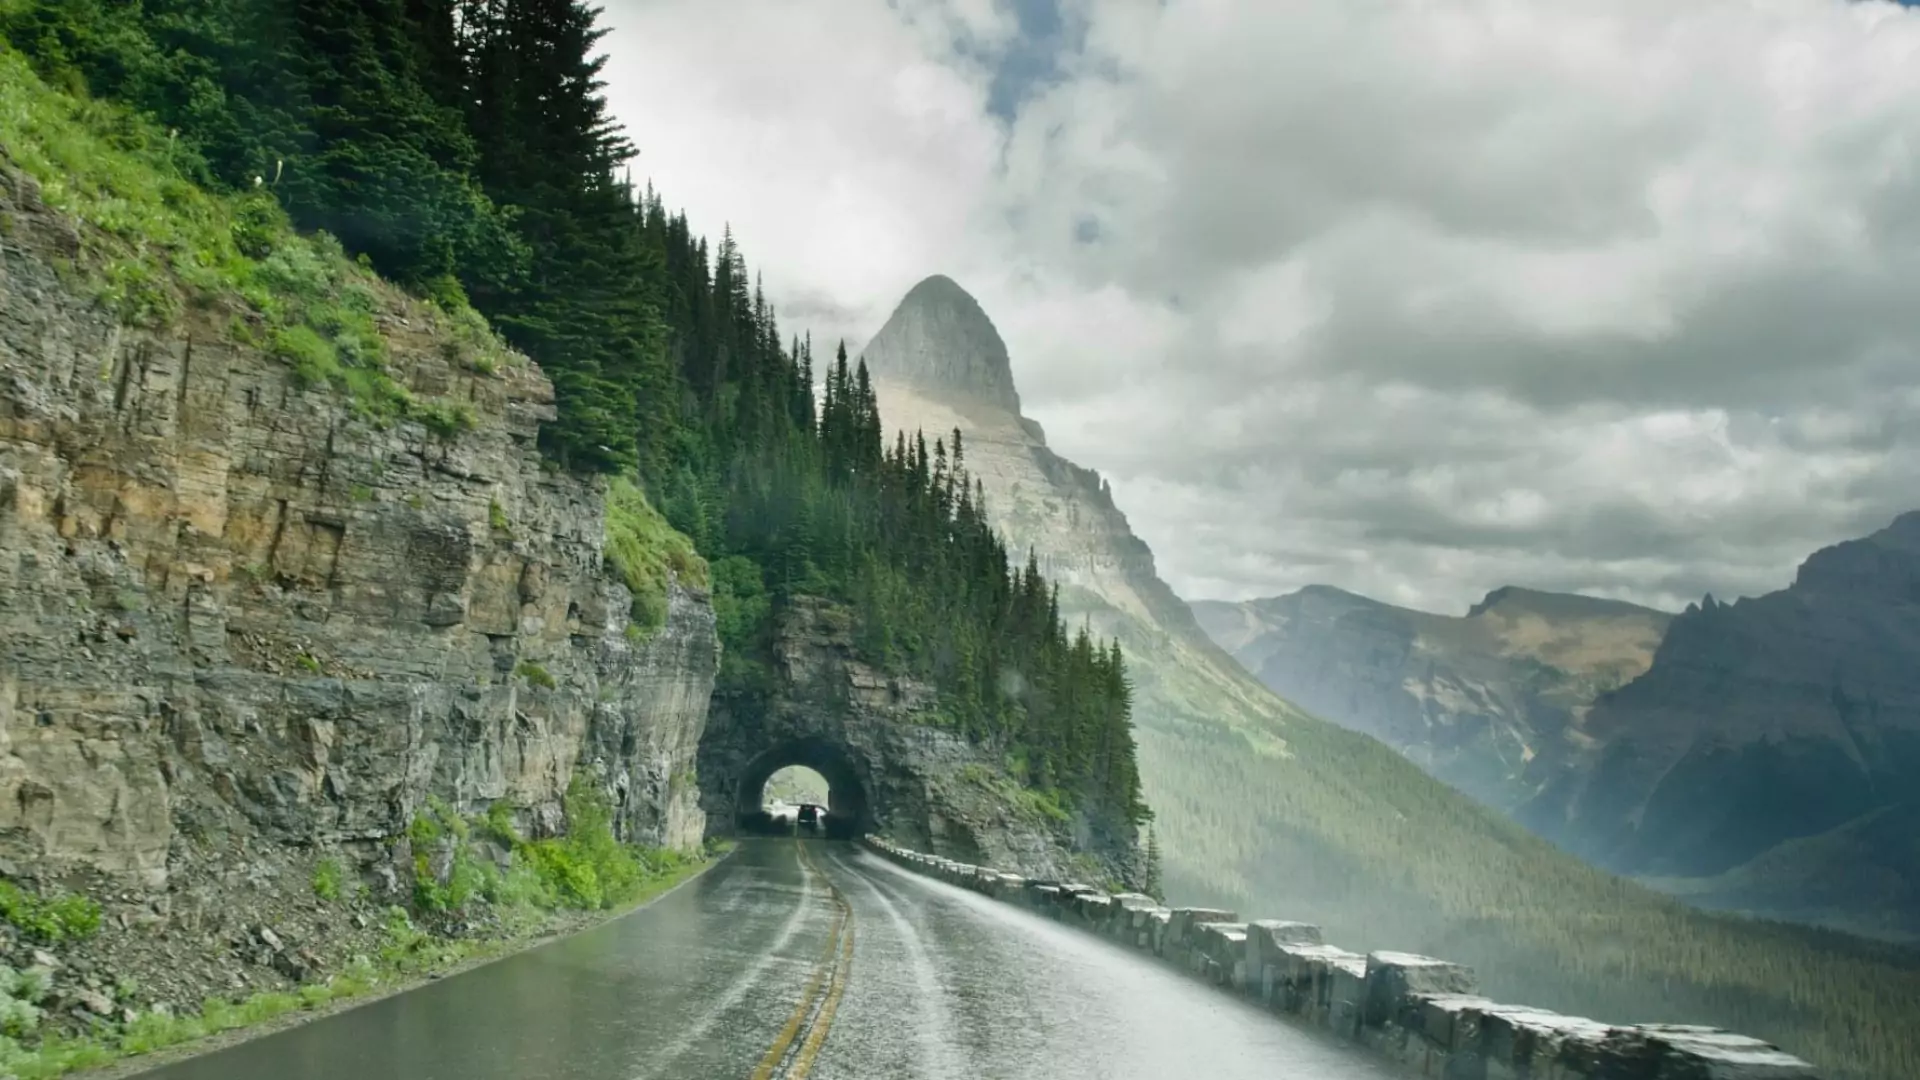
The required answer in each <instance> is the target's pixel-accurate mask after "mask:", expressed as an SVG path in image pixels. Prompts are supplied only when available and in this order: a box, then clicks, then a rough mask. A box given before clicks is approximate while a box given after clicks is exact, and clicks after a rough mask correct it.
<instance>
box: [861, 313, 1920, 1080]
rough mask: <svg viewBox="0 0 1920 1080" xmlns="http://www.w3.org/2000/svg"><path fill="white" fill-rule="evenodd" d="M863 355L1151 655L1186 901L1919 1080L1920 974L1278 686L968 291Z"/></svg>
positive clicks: (1020, 530)
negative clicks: (1625, 859)
mask: <svg viewBox="0 0 1920 1080" xmlns="http://www.w3.org/2000/svg"><path fill="white" fill-rule="evenodd" d="M862 356H863V357H864V358H865V359H866V360H867V361H868V363H869V365H870V366H871V367H872V370H873V376H874V383H875V386H876V387H877V393H878V395H879V399H880V405H881V416H882V419H883V421H884V422H885V423H887V424H888V425H892V426H895V427H906V428H908V429H912V428H915V427H926V428H929V429H934V428H942V429H944V428H946V427H950V426H958V427H960V428H961V429H962V430H963V432H964V434H965V446H966V449H967V460H968V462H969V463H970V466H971V468H972V470H973V471H974V473H975V474H976V475H977V476H978V477H979V478H980V479H981V480H982V482H983V484H984V489H985V493H986V502H987V513H988V517H989V518H990V519H991V520H992V521H993V522H994V524H995V526H996V527H997V528H998V529H999V530H1000V531H1001V533H1002V535H1003V536H1004V537H1005V538H1006V539H1007V541H1008V542H1009V545H1010V546H1012V547H1013V548H1014V549H1015V550H1019V549H1022V548H1031V549H1032V550H1034V551H1035V552H1036V553H1037V557H1038V560H1039V565H1040V566H1041V567H1042V569H1043V570H1044V571H1045V572H1046V573H1047V574H1048V575H1049V576H1050V577H1052V578H1054V579H1055V580H1057V581H1059V582H1060V585H1061V589H1060V595H1061V607H1062V610H1063V611H1065V612H1067V613H1068V614H1069V616H1070V618H1071V619H1072V620H1073V621H1074V622H1076V623H1078V622H1082V621H1083V620H1084V621H1085V622H1086V623H1087V624H1090V625H1092V626H1094V627H1095V628H1096V629H1097V630H1098V631H1099V632H1100V633H1103V634H1111V635H1113V636H1114V637H1116V638H1117V639H1119V640H1120V641H1121V643H1122V645H1123V646H1124V648H1125V649H1126V651H1127V654H1128V659H1129V660H1130V661H1132V670H1133V671H1134V672H1135V674H1136V676H1137V678H1138V680H1139V692H1138V695H1137V705H1136V710H1135V729H1136V732H1137V737H1138V739H1139V742H1140V770H1141V774H1142V778H1143V782H1144V783H1145V785H1146V789H1147V794H1148V797H1149V800H1150V801H1151V802H1152V804H1153V807H1154V815H1155V816H1154V828H1155V829H1156V830H1157V833H1156V835H1157V839H1158V842H1159V847H1160V848H1161V850H1162V854H1163V857H1164V866H1165V886H1166V890H1167V892H1168V894H1169V896H1170V898H1173V899H1175V900H1176V901H1178V902H1184V903H1208V904H1217V905H1223V906H1227V907H1231V908H1234V909H1236V910H1237V911H1239V912H1240V913H1241V914H1242V915H1251V916H1269V917H1281V918H1292V919H1303V920H1306V921H1310V922H1316V923H1319V924H1321V925H1322V926H1324V927H1326V928H1327V933H1328V935H1329V937H1332V938H1336V939H1337V940H1341V941H1343V942H1353V943H1355V944H1356V945H1358V946H1361V947H1366V948H1389V949H1412V950H1415V951H1419V952H1425V953H1428V954H1431V955H1435V956H1445V957H1449V958H1451V959H1455V960H1459V961H1461V962H1465V963H1468V964H1471V965H1472V966H1473V967H1474V968H1475V970H1476V971H1478V972H1479V973H1480V977H1481V982H1482V985H1483V986H1484V987H1485V988H1486V989H1487V990H1488V991H1489V992H1490V993H1493V994H1495V995H1496V996H1499V997H1503V998H1508V999H1511V1000H1522V1001H1528V1002H1533V1003H1536V1004H1539V1005H1542V1006H1545V1007H1550V1008H1555V1009H1559V1010H1562V1011H1564V1012H1568V1013H1574V1014H1579V1015H1586V1016H1594V1017H1598V1018H1600V1019H1604V1020H1612V1021H1621V1022H1631V1021H1635V1020H1642V1019H1645V1018H1648V1017H1655V1016H1658V1017H1662V1018H1665V1019H1668V1020H1682V1021H1688V1022H1696V1023H1711V1024H1717V1025H1721V1026H1724V1027H1728V1028H1732V1029H1735V1030H1740V1031H1747V1032H1752V1033H1755V1034H1758V1035H1761V1036H1763V1037H1766V1038H1769V1039H1772V1040H1775V1041H1777V1042H1779V1043H1780V1044H1782V1045H1783V1046H1786V1047H1788V1048H1790V1049H1792V1050H1794V1051H1795V1052H1796V1053H1799V1054H1801V1055H1803V1056H1805V1057H1807V1058H1808V1059H1810V1060H1812V1061H1815V1062H1817V1063H1819V1064H1820V1065H1821V1066H1822V1067H1823V1068H1826V1069H1828V1070H1830V1071H1832V1072H1834V1073H1836V1074H1842V1075H1850V1076H1863V1077H1864V1076H1878V1077H1887V1078H1888V1080H1892V1078H1894V1077H1900V1078H1903V1080H1904V1078H1905V1077H1907V1076H1909V1075H1913V1074H1914V1072H1915V1070H1916V1069H1920V1033H1917V1032H1914V1031H1913V1030H1912V1029H1911V1027H1910V1025H1909V1024H1907V1022H1906V1017H1907V1016H1908V1015H1909V1014H1910V1012H1911V1010H1910V1008H1909V1007H1907V1006H1905V1005H1895V1004H1893V1002H1895V1001H1901V1000H1912V999H1913V998H1914V996H1915V995H1916V994H1920V962H1916V960H1914V959H1912V958H1909V957H1907V956H1906V955H1904V954H1898V953H1895V952H1893V951H1891V950H1887V949H1884V948H1881V947H1879V946H1877V945H1874V944H1871V943H1865V942H1859V941H1855V940H1852V939H1847V938H1844V937H1840V936H1838V935H1827V934H1821V933H1819V932H1813V931H1806V930H1801V929H1797V928H1793V927H1786V926H1779V925H1773V924H1764V923H1758V922H1750V921H1746V920H1742V919H1735V918H1725V917H1718V916H1714V915H1710V914H1705V913H1702V912H1699V911H1695V910H1692V909H1690V908H1688V907H1687V906H1685V905H1683V904H1681V903H1679V902H1677V901H1675V900H1672V899H1669V898H1667V897H1664V896H1661V895H1659V894H1658V893H1656V892H1654V891H1652V890H1650V889H1646V888H1643V887H1641V886H1639V885H1636V884H1634V883H1632V882H1631V881H1628V880H1625V879H1622V878H1619V877H1615V876H1613V875H1611V874H1608V873H1606V872H1604V871H1601V870H1598V869H1595V868H1594V867H1592V866H1590V865H1587V864H1584V863H1582V862H1580V861H1579V860H1577V859H1574V858H1572V857H1570V856H1568V855H1567V854H1565V853H1564V852H1561V851H1559V850H1556V849H1555V848H1554V847H1553V846H1552V845H1551V844H1548V843H1546V842H1545V841H1543V840H1541V839H1540V838H1539V837H1536V836H1533V835H1531V834H1529V833H1528V832H1527V831H1526V830H1524V829H1522V828H1520V827H1519V826H1518V825H1516V824H1515V823H1514V822H1513V821H1511V820H1510V819H1508V818H1506V817H1505V816H1503V815H1501V814H1499V813H1497V812H1495V811H1493V810H1491V809H1489V808H1487V807H1484V806H1481V805H1478V804H1476V803H1475V802H1474V801H1473V800H1471V799H1469V798H1468V797H1466V796H1464V795H1462V794H1460V793H1458V792H1456V791H1454V790H1451V789H1450V788H1449V787H1448V786H1447V785H1445V784H1443V783H1441V782H1439V781H1437V780H1435V779H1434V778H1432V777H1431V776H1428V775H1426V774H1425V773H1423V772H1422V771H1421V770H1420V769H1419V768H1418V767H1417V766H1415V765H1414V764H1413V763H1411V762H1410V761H1408V760H1407V759H1406V758H1405V757H1404V756H1403V755H1401V754H1399V753H1397V752H1395V751H1394V750H1392V749H1390V748H1389V747H1387V746H1386V745H1384V744H1383V743H1381V742H1379V741H1377V740H1376V739H1374V738H1372V737H1369V736H1367V735H1363V734H1359V733H1356V732H1353V731H1348V730H1344V729H1342V728H1340V727H1338V726H1335V725H1334V724H1331V723H1328V722H1325V721H1323V720H1321V719H1319V718H1317V717H1315V716H1312V715H1309V714H1308V713H1306V712H1303V711H1302V710H1301V709H1299V708H1297V707H1296V706H1295V705H1294V704H1292V703H1290V702H1288V701H1285V700H1283V699H1281V698H1280V697H1277V696H1275V695H1274V694H1273V693H1272V692H1271V691H1269V690H1267V689H1266V688H1264V687H1263V686H1261V685H1260V684H1259V683H1258V682H1257V681H1255V680H1254V679H1253V678H1252V677H1251V676H1250V675H1249V674H1247V673H1246V672H1245V671H1244V670H1242V669H1241V668H1240V667H1239V666H1238V665H1237V664H1236V663H1235V662H1234V661H1233V660H1232V658H1231V657H1229V656H1227V655H1226V654H1225V652H1223V651H1222V650H1221V649H1220V648H1219V647H1218V646H1216V645H1214V643H1213V642H1212V641H1210V640H1208V639H1207V638H1206V637H1205V636H1204V634H1203V633H1202V631H1201V629H1200V628H1199V626H1197V625H1196V624H1195V623H1194V620H1193V616H1192V615H1191V614H1190V613H1189V610H1188V608H1187V606H1186V605H1185V604H1183V603H1181V602H1180V601H1179V600H1178V599H1177V598H1176V597H1175V596H1174V594H1173V592H1172V590H1171V589H1169V588H1168V587H1167V585H1166V583H1165V582H1163V581H1161V580H1160V579H1159V577H1158V575H1157V573H1156V572H1155V570H1154V564H1153V553H1152V552H1151V551H1150V550H1149V549H1148V548H1147V546H1146V544H1144V543H1143V542H1142V541H1141V540H1140V539H1139V538H1138V537H1137V536H1135V535H1133V533H1132V530H1131V528H1130V527H1129V526H1128V524H1127V519H1126V516H1125V514H1124V513H1122V512H1121V510H1120V508H1119V506H1118V505H1116V502H1115V499H1114V495H1113V492H1112V489H1111V488H1110V486H1109V485H1108V484H1107V483H1106V482H1105V481H1104V480H1102V478H1101V477H1100V476H1099V475H1098V474H1097V473H1095V472H1093V471H1091V470H1089V469H1085V468H1082V467H1080V466H1078V465H1075V464H1074V463H1072V462H1070V461H1067V460H1065V459H1063V458H1061V457H1060V456H1059V455H1058V454H1057V453H1056V452H1055V451H1053V450H1052V449H1050V448H1049V447H1048V446H1047V444H1046V439H1045V435H1044V432H1043V431H1042V430H1041V427H1040V425H1039V424H1037V423H1035V422H1034V421H1033V420H1031V419H1030V418H1027V417H1025V416H1023V415H1021V414H1020V412H1019V411H1018V408H1019V404H1018V403H1019V401H1020V397H1019V394H1018V393H1017V391H1016V390H1015V388H1014V384H1013V375H1012V371H1013V362H1012V361H1013V360H1014V359H1016V358H1013V357H1010V356H1009V353H1008V350H1007V347H1006V345H1005V343H1004V342H1002V341H1001V339H1000V337H999V334H998V333H997V332H996V331H995V330H994V328H993V325H992V322H991V320H990V319H989V318H988V317H987V315H986V313H985V312H984V311H982V310H981V309H980V306H979V305H978V303H976V302H975V301H974V300H973V298H972V297H971V296H968V295H967V294H966V292H965V290H964V289H962V288H961V287H960V286H959V285H958V284H957V283H956V282H953V281H952V280H950V279H947V278H944V277H933V278H929V279H928V280H926V281H923V282H921V283H920V284H918V285H916V286H915V287H914V288H913V289H911V290H910V291H909V292H908V293H907V295H906V296H905V297H904V298H903V299H902V300H901V302H900V304H899V306H898V307H897V308H896V310H895V311H894V312H893V314H892V316H891V317H890V318H889V319H888V321H887V323H886V325H885V326H884V327H883V328H882V329H881V330H880V331H879V332H878V333H877V334H876V335H875V337H874V340H873V341H872V342H870V343H868V344H867V345H866V346H865V347H864V349H863V350H862ZM1490 600H1491V608H1493V609H1502V608H1504V607H1506V606H1508V605H1511V606H1512V607H1513V609H1514V610H1513V611H1504V612H1500V613H1499V614H1498V615H1497V618H1489V622H1495V621H1503V620H1506V619H1508V618H1509V617H1510V616H1512V617H1515V618H1516V622H1515V626H1514V628H1513V629H1515V630H1516V631H1519V632H1527V633H1530V632H1532V630H1535V629H1538V628H1537V627H1533V626H1532V623H1531V622H1530V621H1529V618H1530V616H1529V618H1520V617H1518V613H1519V612H1522V611H1531V610H1533V609H1535V608H1539V607H1541V606H1542V605H1543V604H1546V601H1545V600H1543V599H1542V598H1540V597H1538V596H1534V597H1523V596H1509V597H1506V598H1504V600H1503V599H1499V598H1490ZM1547 606H1548V607H1552V605H1547ZM1634 618H1638V616H1634ZM1631 621H1632V619H1630V620H1629V622H1631ZM1548 651H1549V652H1551V651H1552V650H1548ZM1562 661H1563V662H1568V663H1570V662H1571V660H1568V659H1567V658H1564V657H1563V658H1562ZM1869 987H1871V988H1872V989H1868V988H1869Z"/></svg>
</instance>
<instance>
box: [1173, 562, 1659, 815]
mask: <svg viewBox="0 0 1920 1080" xmlns="http://www.w3.org/2000/svg"><path fill="white" fill-rule="evenodd" d="M1193 610H1194V614H1195V615H1196V616H1197V617H1198V618H1199V620H1200V624H1201V626H1202V627H1204V628H1205V629H1206V631H1207V632H1208V633H1209V634H1210V635H1212V637H1213V639H1214V640H1215V641H1217V642H1219V643H1220V645H1221V647H1222V648H1225V649H1227V650H1228V651H1229V652H1231V653H1233V655H1234V657H1235V658H1236V659H1238V660H1239V661H1240V662H1241V663H1242V664H1244V665H1245V666H1246V668H1247V670H1249V671H1251V672H1253V673H1254V674H1255V675H1256V676H1258V677H1259V678H1260V681H1261V682H1263V683H1265V684H1266V685H1268V686H1269V687H1272V688H1273V690H1274V692H1275V693H1278V694H1280V695H1281V696H1283V697H1285V698H1287V699H1288V700H1289V701H1292V702H1295V703H1296V704H1298V705H1299V706H1300V707H1301V708H1303V709H1307V710H1308V711H1310V712H1312V713H1314V714H1315V715H1316V716H1320V717H1322V718H1324V719H1327V720H1331V721H1333V722H1334V723H1336V724H1339V725H1341V726H1342V727H1346V728H1350V729H1352V730H1355V731H1361V732H1365V733H1366V734H1368V735H1372V736H1373V737H1374V738H1377V739H1379V740H1380V741H1382V742H1384V743H1386V744H1387V745H1389V746H1391V747H1393V748H1394V749H1396V750H1399V751H1400V752H1401V753H1403V754H1405V755H1406V756H1407V757H1408V758H1410V759H1412V760H1413V761H1415V762H1416V763H1418V764H1419V765H1420V766H1421V767H1423V768H1425V769H1426V770H1427V771H1428V772H1430V773H1432V774H1433V775H1435V776H1437V777H1439V778H1440V779H1442V780H1445V781H1447V782H1448V783H1450V784H1452V785H1453V786H1454V787H1457V788H1459V789H1460V790H1462V791H1464V792H1466V793H1467V794H1469V795H1472V796H1473V797H1474V798H1476V799H1479V800H1480V801H1481V802H1484V803H1486V804H1488V805H1490V806H1494V807H1497V808H1500V809H1503V810H1508V811H1511V810H1512V809H1513V808H1514V807H1516V806H1518V805H1519V804H1520V803H1522V802H1524V801H1525V800H1526V799H1527V798H1528V797H1530V796H1531V795H1533V794H1535V793H1536V792H1537V791H1538V790H1539V787H1540V785H1541V783H1542V782H1543V780H1544V778H1545V777H1546V776H1548V775H1551V772H1550V769H1551V768H1553V767H1557V766H1558V765H1559V764H1560V763H1563V762H1564V761H1565V760H1566V759H1567V757H1568V755H1569V754H1570V753H1572V752H1573V751H1574V750H1576V749H1577V748H1578V747H1580V746H1581V745H1583V743H1584V740H1585V737H1586V736H1585V735H1584V733H1583V731H1582V726H1583V724H1584V722H1585V719H1586V715H1587V712H1588V710H1589V709H1590V708H1591V707H1592V705H1593V702H1594V699H1595V698H1597V697H1599V696H1600V695H1601V694H1602V693H1605V692H1606V691H1608V690H1613V689H1617V688H1619V687H1620V686H1623V685H1625V684H1626V683H1627V682H1629V681H1631V680H1632V679H1634V678H1636V677H1637V676H1639V675H1640V674H1641V673H1643V672H1645V671H1646V670H1647V666H1648V665H1649V664H1650V663H1652V661H1653V652H1654V650H1655V649H1656V648H1657V647H1658V646H1659V644H1660V639H1661V637H1662V636H1663V635H1664V634H1665V633H1666V628H1667V624H1668V623H1669V622H1670V621H1671V620H1672V616H1670V615H1668V614H1666V613H1665V612H1660V611H1654V610H1651V609H1649V608H1643V607H1639V606H1637V605H1634V604H1627V603H1621V602H1619V601H1614V600H1600V599H1595V598H1592V597H1585V596H1573V595H1568V594H1564V593H1547V592H1538V591H1535V590H1531V589H1521V588H1513V587H1508V588H1501V589H1496V590H1494V591H1493V592H1491V593H1489V594H1488V595H1487V597H1486V599H1484V600H1483V601H1481V602H1480V603H1478V604H1475V605H1474V606H1473V608H1472V610H1470V611H1468V612H1467V613H1466V615H1464V616H1457V615H1438V614H1432V613H1428V612H1424V611H1413V610H1410V609H1407V608H1401V607H1395V606H1394V605H1392V604H1386V603H1382V602H1380V601H1378V600H1372V599H1369V598H1367V597H1364V596H1357V595H1355V594H1353V593H1349V592H1345V591H1343V590H1340V589H1336V588H1331V587H1329V586H1324V585H1314V586H1309V587H1307V588H1304V589H1301V590H1299V591H1297V592H1293V593H1289V594H1287V595H1285V596H1279V597H1274V598H1271V599H1265V600H1249V601H1244V602H1240V603H1226V602H1221V601H1201V602H1197V603H1195V604H1194V605H1193Z"/></svg>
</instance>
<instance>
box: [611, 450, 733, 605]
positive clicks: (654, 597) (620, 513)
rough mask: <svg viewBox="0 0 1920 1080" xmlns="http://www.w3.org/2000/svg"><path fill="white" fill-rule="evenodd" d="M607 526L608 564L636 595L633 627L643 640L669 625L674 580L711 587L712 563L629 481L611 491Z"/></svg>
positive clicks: (616, 481)
mask: <svg viewBox="0 0 1920 1080" xmlns="http://www.w3.org/2000/svg"><path fill="white" fill-rule="evenodd" d="M606 523H607V524H606V528H607V547H606V558H607V563H608V565H609V566H611V567H612V568H613V571H614V573H616V574H618V575H619V577H620V580H621V582H622V583H623V584H625V585H626V587H627V590H628V591H629V592H631V593H632V594H633V612H632V620H633V626H634V627H636V628H638V630H639V632H640V633H641V634H642V635H645V634H650V633H652V632H653V631H655V630H657V629H659V628H660V626H661V625H662V624H663V623H665V622H666V619H667V582H668V578H669V576H672V577H675V578H677V579H678V580H679V581H680V582H681V583H683V584H687V585H693V586H696V587H698V588H702V589H704V588H707V587H708V584H709V578H708V572H707V562H706V560H705V559H702V558H701V557H700V553H699V552H697V551H695V550H694V549H693V541H691V540H689V539H687V538H686V537H685V536H684V535H682V534H681V533H679V532H677V531H675V529H674V527H673V526H672V525H669V524H668V523H667V519H666V518H664V517H662V516H661V515H660V512H659V511H658V510H655V509H654V508H653V504H652V503H649V502H648V501H647V494H646V492H644V491H642V490H640V487H639V485H637V484H635V483H633V482H632V481H631V480H628V479H626V478H625V477H615V478H614V479H613V481H612V482H611V483H609V484H608V485H607V513H606Z"/></svg>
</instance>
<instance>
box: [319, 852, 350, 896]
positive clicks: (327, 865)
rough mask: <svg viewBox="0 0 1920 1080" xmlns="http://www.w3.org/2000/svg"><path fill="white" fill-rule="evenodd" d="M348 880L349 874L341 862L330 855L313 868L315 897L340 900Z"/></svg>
mask: <svg viewBox="0 0 1920 1080" xmlns="http://www.w3.org/2000/svg"><path fill="white" fill-rule="evenodd" d="M346 880H347V872H346V869H345V868H344V867H342V866H341V865H340V860H339V859H336V858H334V857H333V856H331V855H329V856H327V857H326V858H324V859H321V860H320V861H319V862H318V863H316V864H315V865H314V868H313V895H315V896H317V897H319V898H320V899H322V900H327V901H334V900H338V899H340V896H341V893H342V892H343V891H344V889H345V886H346Z"/></svg>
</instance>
